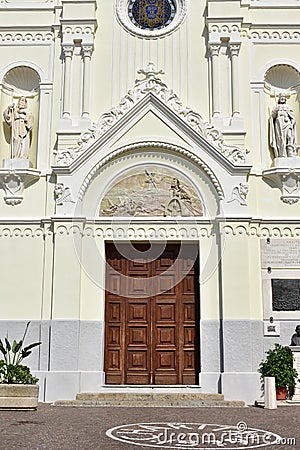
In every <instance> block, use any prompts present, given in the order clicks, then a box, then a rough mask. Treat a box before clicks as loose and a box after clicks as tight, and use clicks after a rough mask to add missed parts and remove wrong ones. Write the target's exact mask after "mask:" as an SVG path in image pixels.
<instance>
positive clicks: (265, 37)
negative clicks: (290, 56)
mask: <svg viewBox="0 0 300 450" xmlns="http://www.w3.org/2000/svg"><path fill="white" fill-rule="evenodd" d="M299 6H300V3H299ZM241 37H247V38H249V39H251V40H252V41H254V42H259V41H263V42H268V41H275V42H280V43H282V44H284V43H288V44H291V42H295V43H299V42H300V30H299V28H298V29H294V30H286V29H283V30H282V29H280V28H278V25H274V29H273V30H272V25H271V24H265V25H262V28H261V29H260V28H257V27H256V26H255V28H254V29H252V28H251V29H243V30H242V31H241Z"/></svg>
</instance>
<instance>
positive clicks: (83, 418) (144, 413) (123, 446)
mask: <svg viewBox="0 0 300 450" xmlns="http://www.w3.org/2000/svg"><path fill="white" fill-rule="evenodd" d="M157 422H161V423H163V424H161V425H160V427H162V428H161V429H160V428H157V426H156V428H151V429H150V428H147V429H146V428H145V425H144V426H143V425H142V426H141V425H138V424H141V423H143V424H145V423H152V424H153V423H157ZM240 422H245V424H246V425H247V427H248V430H249V429H250V428H257V429H262V430H266V431H268V432H273V433H276V434H277V435H280V436H281V438H283V439H282V440H281V443H280V444H278V445H275V446H274V445H265V444H268V442H270V439H271V440H272V436H271V437H270V435H264V436H262V435H261V436H258V438H257V439H259V440H258V441H255V443H256V444H257V443H258V442H259V444H260V446H261V445H262V444H264V447H262V448H266V449H268V450H271V449H272V450H274V449H276V450H279V449H285V448H286V449H300V407H295V406H293V407H281V408H278V409H277V410H273V411H268V410H264V409H262V408H255V407H249V408H220V407H219V408H125V407H114V408H111V407H105V408H103V407H97V408H88V407H85V408H82V407H80V408H69V407H52V406H50V405H45V404H41V405H40V406H39V408H38V410H37V411H36V412H20V411H15V412H12V411H0V450H12V449H16V450H21V449H28V450H40V449H47V450H60V449H63V450H98V449H99V450H146V449H148V450H153V449H155V448H156V449H157V448H158V449H164V448H177V449H192V448H193V449H216V448H218V449H219V448H224V449H226V450H227V449H231V448H234V449H237V448H239V449H241V448H253V446H251V447H250V442H249V439H248V443H247V442H246V441H244V443H243V444H242V443H237V442H239V441H236V440H234V439H233V437H232V436H233V435H231V438H230V439H231V441H229V440H228V439H223V441H221V440H220V433H221V431H222V430H221V431H220V427H216V426H215V427H214V428H213V427H209V426H208V425H207V426H204V425H202V426H201V424H218V425H233V426H234V427H236V426H237V424H238V423H240ZM164 423H165V424H166V425H164ZM179 423H181V424H184V425H178V424H179ZM190 423H194V424H195V423H196V424H197V425H186V424H190ZM126 424H137V425H133V426H131V427H126V428H125V429H123V430H121V431H119V432H118V430H116V431H115V432H113V433H114V435H115V436H117V437H118V438H119V439H124V436H125V439H127V442H128V439H129V438H130V439H133V440H134V441H135V442H136V443H139V445H136V444H133V443H127V442H122V441H120V440H114V439H112V438H110V437H108V436H107V435H106V431H107V430H108V429H110V428H112V427H117V426H121V425H126ZM146 426H147V425H146ZM195 427H196V428H195ZM199 427H200V428H199ZM239 427H241V425H239ZM242 427H244V428H245V425H242ZM234 429H236V428H234ZM141 430H142V431H141ZM143 430H144V431H143ZM145 430H146V431H145ZM149 430H151V431H149ZM157 430H159V433H158V431H157ZM178 430H179V431H178ZM195 430H196V432H195ZM197 430H199V431H197ZM205 430H206V431H207V432H213V433H215V434H216V435H218V436H217V441H216V442H214V443H211V444H202V443H201V442H202V441H201V439H202V438H203V435H201V433H202V432H203V431H205ZM212 430H213V431H212ZM124 431H125V432H124ZM171 431H173V432H172V433H171ZM174 431H175V432H174ZM229 431H230V429H227V431H226V432H225V434H224V428H223V436H224V435H226V433H227V436H228V433H229ZM231 431H232V430H231ZM178 433H181V434H178ZM189 433H190V434H189ZM197 433H198V435H197ZM158 434H159V435H160V436H158ZM151 435H152V439H151ZM200 435H201V436H200ZM149 436H150V437H149ZM244 436H245V434H244ZM200 438H201V439H200ZM291 438H292V439H293V440H291ZM145 439H148V440H145ZM197 439H198V443H197V442H196V441H197ZM149 441H150V443H149ZM153 442H154V444H153V445H152V446H151V443H153ZM206 442H207V441H206ZM211 442H212V441H211ZM229 442H231V443H229ZM253 442H254V441H253ZM253 442H252V443H253ZM145 443H148V446H145V445H144V444H145ZM149 445H150V446H149ZM255 448H259V447H255Z"/></svg>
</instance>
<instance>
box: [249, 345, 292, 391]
mask: <svg viewBox="0 0 300 450" xmlns="http://www.w3.org/2000/svg"><path fill="white" fill-rule="evenodd" d="M266 354H267V357H266V360H265V361H262V362H261V363H260V365H259V369H258V371H259V372H260V373H261V379H262V382H263V379H264V377H275V386H276V387H287V386H295V384H296V380H297V378H298V373H297V370H296V369H295V368H294V357H293V352H292V350H291V349H290V348H289V347H284V346H282V345H280V344H275V348H274V349H273V350H271V349H270V350H268V351H267V353H266Z"/></svg>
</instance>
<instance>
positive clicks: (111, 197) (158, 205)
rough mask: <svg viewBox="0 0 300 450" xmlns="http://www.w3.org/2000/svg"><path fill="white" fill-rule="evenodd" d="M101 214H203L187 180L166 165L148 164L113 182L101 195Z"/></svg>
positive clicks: (131, 215)
mask: <svg viewBox="0 0 300 450" xmlns="http://www.w3.org/2000/svg"><path fill="white" fill-rule="evenodd" d="M99 213H100V215H101V216H118V217H129V216H130V217H133V216H134V217H139V216H162V217H169V216H171V217H180V216H181V217H189V216H203V206H202V201H201V199H200V198H199V195H198V194H197V193H196V191H195V189H194V188H193V186H192V185H191V184H190V183H189V181H188V180H187V179H186V178H185V177H184V176H183V175H181V174H179V173H178V172H175V171H172V170H170V169H168V168H163V167H157V166H150V167H147V168H143V169H141V168H139V169H138V170H136V171H135V172H134V173H132V172H131V173H130V175H129V176H127V177H125V178H123V179H122V180H120V181H118V182H117V183H115V184H114V185H113V186H112V187H111V188H110V189H109V190H108V191H107V192H106V194H105V195H104V197H103V199H102V201H101V205H100V212H99Z"/></svg>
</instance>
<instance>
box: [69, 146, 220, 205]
mask: <svg viewBox="0 0 300 450" xmlns="http://www.w3.org/2000/svg"><path fill="white" fill-rule="evenodd" d="M145 148H151V149H153V150H155V149H157V150H159V151H161V150H166V151H172V152H176V153H179V154H180V155H182V156H185V157H187V158H188V159H190V160H191V161H192V162H194V163H195V164H196V165H197V166H198V167H200V168H201V169H202V170H203V171H204V172H205V173H206V175H207V176H208V177H209V178H210V180H211V182H212V184H213V186H214V187H215V189H216V191H217V195H218V197H219V199H220V200H222V199H224V191H223V189H222V186H221V184H220V182H219V180H218V178H217V177H216V175H215V174H214V172H213V171H212V170H211V169H210V168H209V167H208V166H207V164H206V163H205V162H204V161H202V159H200V158H199V157H198V156H196V155H195V154H194V153H192V152H191V151H189V150H186V149H184V148H183V147H179V146H178V145H171V144H167V143H165V142H156V141H154V142H149V141H142V142H138V143H136V144H131V145H126V146H124V147H121V148H119V149H117V150H115V151H113V152H112V153H110V154H109V155H107V156H105V157H104V158H102V159H101V160H100V161H99V162H98V163H97V164H96V165H95V166H94V167H93V169H92V170H91V171H90V173H89V174H88V175H87V176H86V177H85V179H84V181H83V183H82V185H81V188H80V190H79V193H78V199H79V200H82V199H83V197H84V194H85V192H86V191H87V189H88V187H89V185H90V184H91V182H92V180H93V178H94V176H95V175H96V174H97V173H98V172H99V170H100V169H101V167H103V166H104V165H106V164H107V163H109V162H110V161H112V160H113V159H115V158H118V157H120V156H122V155H124V154H125V153H128V152H130V151H136V150H142V149H145Z"/></svg>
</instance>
